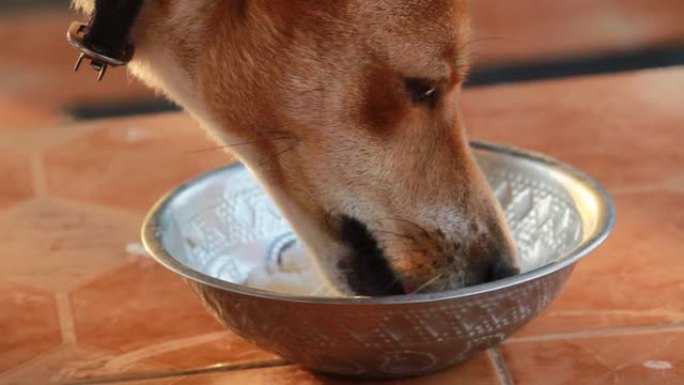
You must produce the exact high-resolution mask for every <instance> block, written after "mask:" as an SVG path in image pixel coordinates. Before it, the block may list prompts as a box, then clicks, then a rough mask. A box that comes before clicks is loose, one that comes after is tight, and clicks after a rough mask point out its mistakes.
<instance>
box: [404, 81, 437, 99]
mask: <svg viewBox="0 0 684 385" xmlns="http://www.w3.org/2000/svg"><path fill="white" fill-rule="evenodd" d="M404 87H406V91H407V92H408V94H409V96H410V97H411V101H412V102H413V103H416V104H419V103H420V104H428V105H430V106H432V105H433V104H435V102H436V101H437V98H438V97H439V84H438V82H435V81H433V80H428V79H420V78H405V79H404Z"/></svg>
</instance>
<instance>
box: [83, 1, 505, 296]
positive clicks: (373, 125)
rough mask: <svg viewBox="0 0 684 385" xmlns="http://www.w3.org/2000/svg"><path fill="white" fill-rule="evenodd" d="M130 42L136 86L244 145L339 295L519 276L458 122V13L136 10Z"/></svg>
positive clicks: (171, 4)
mask: <svg viewBox="0 0 684 385" xmlns="http://www.w3.org/2000/svg"><path fill="white" fill-rule="evenodd" d="M75 3H76V5H77V6H78V7H80V8H81V9H83V10H85V11H86V12H92V7H93V4H92V0H76V2H75ZM132 39H133V42H134V43H135V45H136V49H137V50H136V56H135V57H134V60H133V61H132V62H131V63H130V64H129V68H130V70H131V72H132V73H133V74H135V75H136V76H137V77H139V78H141V79H142V80H143V81H144V82H145V83H147V84H148V85H150V86H152V87H154V88H156V89H158V90H161V91H162V92H164V93H165V94H166V95H168V97H169V98H171V99H172V100H174V101H176V102H177V103H179V104H180V105H182V106H183V107H184V108H185V109H186V110H187V111H188V112H189V113H191V114H192V115H193V116H194V117H195V118H196V119H198V120H199V121H200V122H201V123H202V124H203V125H204V126H205V127H206V128H207V129H208V130H209V131H210V132H212V133H213V135H215V137H216V138H217V139H218V140H219V141H221V142H222V143H224V144H225V145H226V146H227V147H230V146H231V144H236V143H240V144H241V145H240V146H235V147H233V148H232V151H233V152H234V153H235V154H236V155H237V156H238V157H239V158H240V160H242V161H243V162H244V163H245V164H246V165H247V166H248V167H249V168H250V169H251V171H252V172H253V173H254V174H255V175H256V176H257V177H258V178H259V180H260V181H261V182H262V183H263V185H264V186H265V187H266V188H267V190H268V191H269V193H270V194H271V195H272V196H273V198H274V199H275V201H276V202H277V203H278V205H279V206H280V207H281V209H282V211H283V213H284V214H285V216H286V217H287V218H288V220H289V221H290V223H291V224H292V225H293V227H294V229H295V230H296V232H297V234H298V236H299V237H300V239H302V240H303V241H304V243H305V244H306V245H307V247H308V249H309V251H310V252H311V254H312V255H314V256H316V258H314V259H315V260H316V261H317V265H318V266H319V268H320V269H321V270H322V271H323V272H324V273H325V275H326V277H327V278H328V279H329V280H330V282H331V284H332V285H333V286H335V287H336V288H338V290H340V291H342V292H346V293H357V294H367V295H383V294H396V293H405V292H417V291H420V292H434V291H440V290H445V289H454V288H458V287H462V286H465V285H472V284H476V283H481V282H485V281H490V280H494V279H497V278H502V277H506V276H509V275H513V274H515V273H516V272H517V271H518V267H517V266H518V263H517V258H516V253H515V247H514V245H513V242H512V240H511V237H510V235H509V233H508V230H507V228H506V225H505V222H504V219H503V217H502V214H501V212H500V208H499V207H498V204H497V203H496V201H495V199H494V198H493V195H492V193H491V191H490V189H489V186H488V185H487V183H486V181H485V179H484V177H483V175H482V173H481V171H480V170H479V168H478V166H477V164H476V162H475V160H474V158H473V155H472V153H471V151H470V149H469V147H468V142H467V140H466V136H465V134H464V130H463V124H462V119H461V114H460V111H459V98H460V94H461V92H460V90H461V84H462V82H463V79H464V77H465V75H466V72H467V53H466V50H465V48H466V46H467V43H468V20H467V12H466V8H465V1H462V0H373V1H367V0H315V1H314V0H197V1H184V0H146V1H145V2H144V4H143V7H142V10H141V13H140V16H139V17H138V20H137V22H136V24H135V25H134V29H133V33H132Z"/></svg>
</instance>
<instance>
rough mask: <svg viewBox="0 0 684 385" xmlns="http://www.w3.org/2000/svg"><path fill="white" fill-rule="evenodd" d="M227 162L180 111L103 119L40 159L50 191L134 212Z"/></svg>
mask: <svg viewBox="0 0 684 385" xmlns="http://www.w3.org/2000/svg"><path fill="white" fill-rule="evenodd" d="M231 161H232V158H231V156H229V155H228V154H226V153H225V152H224V151H223V150H222V149H220V148H219V146H218V144H216V143H214V142H212V141H210V140H209V139H207V135H206V134H205V133H204V132H203V131H202V129H200V128H199V127H198V125H197V124H196V123H195V122H193V121H192V120H190V118H189V117H187V116H186V115H183V114H164V115H156V116H152V117H137V118H129V119H118V120H111V121H108V122H103V123H102V125H101V127H100V128H99V129H97V130H96V131H94V132H93V133H91V134H88V135H86V136H84V137H81V138H78V139H76V140H74V141H71V142H69V143H66V144H64V145H61V146H58V147H56V148H54V149H51V150H49V151H48V152H47V153H46V155H45V159H44V163H45V167H46V169H47V170H46V174H47V179H48V188H49V189H50V191H51V192H52V193H54V194H56V195H58V196H62V197H67V198H72V199H80V200H87V201H91V202H97V203H104V204H108V205H114V206H120V207H127V208H131V209H136V210H138V211H139V212H145V211H147V210H148V209H149V207H150V206H151V205H152V204H153V203H154V202H155V201H156V200H157V199H158V198H159V197H160V196H161V195H162V194H164V193H165V192H167V191H168V190H169V189H171V188H173V187H176V186H177V185H178V184H180V183H181V182H184V181H186V180H187V179H189V178H191V177H194V176H197V175H199V174H200V173H202V172H206V171H209V170H211V169H213V168H216V167H219V166H221V165H225V164H227V163H230V162H231Z"/></svg>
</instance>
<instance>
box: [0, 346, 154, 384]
mask: <svg viewBox="0 0 684 385" xmlns="http://www.w3.org/2000/svg"><path fill="white" fill-rule="evenodd" d="M114 357H116V356H115V355H112V354H110V353H107V352H103V351H99V350H96V349H92V348H89V349H84V348H77V347H74V346H68V345H63V346H61V347H60V348H58V349H55V350H51V351H50V352H48V353H46V354H43V355H42V356H41V357H40V358H38V359H34V360H33V361H31V362H30V363H28V364H25V365H22V366H21V367H19V368H17V369H15V370H12V371H10V372H7V373H5V375H3V376H1V377H0V383H2V384H3V385H37V384H41V385H43V384H45V385H47V384H64V383H68V382H73V381H77V380H80V381H83V380H86V379H96V378H97V379H99V378H103V377H108V376H112V375H117V376H121V375H126V376H140V377H141V376H145V375H149V373H164V372H165V371H167V370H168V368H166V367H164V366H160V365H156V364H151V363H148V362H140V361H138V362H134V363H130V364H129V365H126V366H118V365H116V362H114V363H112V361H111V360H112V358H114ZM93 381H97V380H93Z"/></svg>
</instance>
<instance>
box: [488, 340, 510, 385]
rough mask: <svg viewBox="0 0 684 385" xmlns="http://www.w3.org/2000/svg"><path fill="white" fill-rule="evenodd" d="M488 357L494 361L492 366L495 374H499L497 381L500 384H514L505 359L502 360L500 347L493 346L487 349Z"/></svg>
mask: <svg viewBox="0 0 684 385" xmlns="http://www.w3.org/2000/svg"><path fill="white" fill-rule="evenodd" d="M488 353H489V357H490V358H491V359H492V361H493V362H494V367H495V368H496V374H497V375H498V376H499V382H501V385H515V383H514V382H513V376H511V372H510V371H509V370H508V366H506V360H504V357H503V354H501V349H499V347H498V346H495V347H493V348H491V349H489V350H488Z"/></svg>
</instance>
